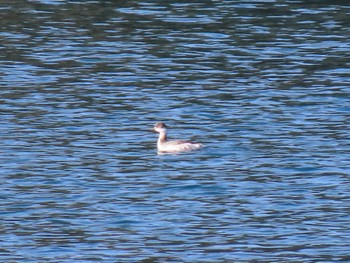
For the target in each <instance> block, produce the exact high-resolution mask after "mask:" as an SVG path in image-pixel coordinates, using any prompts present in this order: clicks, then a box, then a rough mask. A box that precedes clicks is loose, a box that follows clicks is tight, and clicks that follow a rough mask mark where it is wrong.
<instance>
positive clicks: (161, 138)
mask: <svg viewBox="0 0 350 263" xmlns="http://www.w3.org/2000/svg"><path fill="white" fill-rule="evenodd" d="M166 140H167V137H166V130H164V131H161V132H160V133H159V138H158V142H165V141H166Z"/></svg>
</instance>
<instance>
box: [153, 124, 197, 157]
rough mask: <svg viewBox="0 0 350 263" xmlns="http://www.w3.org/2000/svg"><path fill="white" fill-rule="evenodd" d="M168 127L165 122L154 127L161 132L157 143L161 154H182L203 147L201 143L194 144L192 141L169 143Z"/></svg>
mask: <svg viewBox="0 0 350 263" xmlns="http://www.w3.org/2000/svg"><path fill="white" fill-rule="evenodd" d="M166 128H167V126H166V125H165V123H163V122H157V123H156V125H155V126H154V130H155V131H156V132H159V138H158V141H157V148H158V151H160V152H182V151H191V150H197V149H200V148H202V147H203V144H201V143H194V142H190V141H180V140H176V141H167V137H166V131H167V130H166Z"/></svg>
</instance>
